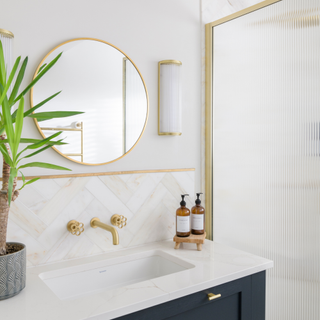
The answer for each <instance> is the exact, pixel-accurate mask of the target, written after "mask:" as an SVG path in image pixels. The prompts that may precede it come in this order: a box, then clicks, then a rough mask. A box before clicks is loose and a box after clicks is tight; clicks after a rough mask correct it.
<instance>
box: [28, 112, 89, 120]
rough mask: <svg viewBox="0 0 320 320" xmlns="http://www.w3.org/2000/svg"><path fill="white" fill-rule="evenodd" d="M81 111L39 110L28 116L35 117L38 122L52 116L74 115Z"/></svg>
mask: <svg viewBox="0 0 320 320" xmlns="http://www.w3.org/2000/svg"><path fill="white" fill-rule="evenodd" d="M82 113H83V112H78V111H50V112H39V113H33V114H30V115H29V117H30V118H36V119H37V120H38V121H39V122H40V121H44V120H50V119H53V118H65V117H71V116H76V115H78V114H82Z"/></svg>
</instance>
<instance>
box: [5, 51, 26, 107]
mask: <svg viewBox="0 0 320 320" xmlns="http://www.w3.org/2000/svg"><path fill="white" fill-rule="evenodd" d="M20 59H21V57H18V58H17V59H16V62H15V63H14V66H13V68H12V71H11V73H10V75H9V78H8V81H7V82H6V84H5V86H4V89H3V91H2V94H1V97H0V105H1V104H2V101H3V100H4V98H6V95H7V91H8V90H9V88H10V86H11V82H12V80H13V77H14V75H15V73H16V71H17V68H18V66H19V63H20Z"/></svg>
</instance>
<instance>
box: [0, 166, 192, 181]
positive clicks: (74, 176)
mask: <svg viewBox="0 0 320 320" xmlns="http://www.w3.org/2000/svg"><path fill="white" fill-rule="evenodd" d="M184 171H196V169H195V168H185V169H158V170H132V171H114V172H92V173H73V174H72V173H71V174H61V175H48V176H27V177H25V178H26V180H30V179H34V178H39V177H40V178H41V179H59V178H80V177H97V176H113V175H119V174H136V173H158V172H184ZM18 180H22V178H21V177H18ZM0 181H2V178H0Z"/></svg>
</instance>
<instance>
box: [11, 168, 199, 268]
mask: <svg viewBox="0 0 320 320" xmlns="http://www.w3.org/2000/svg"><path fill="white" fill-rule="evenodd" d="M194 174H195V173H194V171H182V172H156V173H143V174H141V173H134V174H123V175H121V174H119V175H110V176H93V177H78V178H61V179H43V180H41V179H40V180H39V181H37V182H36V183H34V184H33V185H31V186H30V187H29V188H28V187H26V188H24V189H23V190H22V191H21V194H20V196H19V198H18V199H17V200H16V201H15V202H14V203H13V204H12V207H11V210H10V215H9V225H8V241H18V242H22V243H25V244H26V246H27V265H28V266H37V265H44V264H47V263H52V262H57V261H63V260H68V259H74V258H79V257H85V256H90V255H96V254H101V253H104V252H108V251H116V250H119V249H123V248H130V247H133V246H137V245H142V244H147V243H151V242H156V241H162V240H167V239H171V238H172V237H173V236H174V234H175V211H176V209H177V208H178V206H179V202H180V199H181V198H180V194H182V193H188V194H190V197H189V198H188V199H187V205H188V207H189V208H191V206H193V203H194V192H195V190H194ZM115 213H118V214H122V215H124V216H125V217H127V219H128V224H127V226H126V227H125V228H123V229H118V233H119V238H120V244H119V245H118V246H114V245H113V244H112V236H111V233H110V232H107V231H104V230H102V229H100V228H97V229H93V228H91V227H90V220H91V219H92V218H93V217H98V218H99V219H100V220H101V221H102V222H104V223H107V224H110V218H111V216H112V215H113V214H115ZM73 219H74V220H77V221H79V222H83V223H84V227H85V231H84V232H83V233H82V234H81V235H80V236H79V237H77V236H73V235H71V234H70V233H69V232H68V231H67V228H66V226H67V223H68V222H69V221H70V220H73Z"/></svg>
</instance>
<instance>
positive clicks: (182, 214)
mask: <svg viewBox="0 0 320 320" xmlns="http://www.w3.org/2000/svg"><path fill="white" fill-rule="evenodd" d="M185 196H188V194H182V195H181V198H182V200H181V202H180V208H178V209H177V211H176V234H177V236H178V237H188V236H190V233H191V231H190V229H191V226H190V210H189V209H188V208H187V207H186V202H185V201H184V197H185Z"/></svg>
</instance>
